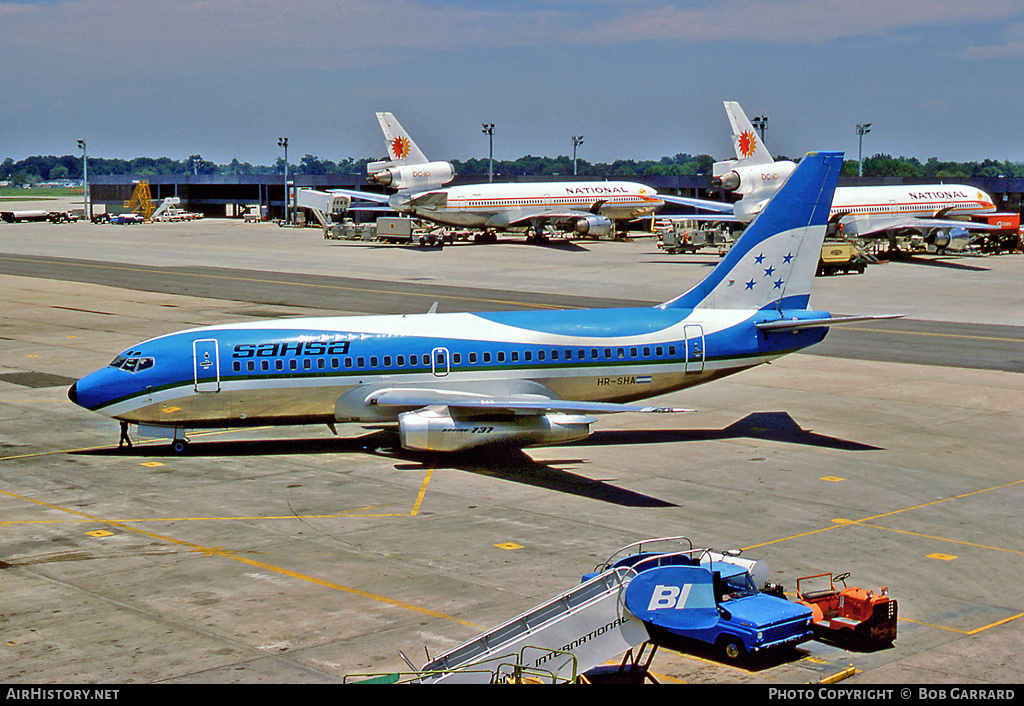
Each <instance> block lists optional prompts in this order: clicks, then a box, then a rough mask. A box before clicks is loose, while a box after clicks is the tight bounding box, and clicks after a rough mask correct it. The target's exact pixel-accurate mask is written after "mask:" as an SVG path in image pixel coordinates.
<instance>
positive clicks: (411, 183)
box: [368, 162, 455, 189]
mask: <svg viewBox="0 0 1024 706" xmlns="http://www.w3.org/2000/svg"><path fill="white" fill-rule="evenodd" d="M454 178H455V167H453V166H452V165H451V164H450V163H449V162H427V163H426V164H405V165H402V166H393V167H388V168H387V169H384V170H382V171H379V172H374V173H373V174H371V175H370V176H369V177H368V179H369V180H370V181H372V182H373V183H375V184H380V185H381V186H390V187H392V188H394V189H432V188H434V187H435V186H441V185H442V184H447V183H448V182H450V181H451V180H452V179H454Z"/></svg>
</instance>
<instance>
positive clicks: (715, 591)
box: [584, 538, 812, 661]
mask: <svg viewBox="0 0 1024 706" xmlns="http://www.w3.org/2000/svg"><path fill="white" fill-rule="evenodd" d="M673 539H675V538H673ZM656 541H657V542H664V541H666V540H647V542H645V543H637V545H631V546H636V547H637V549H638V551H636V552H634V553H632V554H630V555H628V556H625V557H623V558H621V559H618V560H617V561H614V562H613V563H610V564H607V566H609V567H610V566H615V567H622V566H628V567H631V568H633V569H634V570H635V571H636V575H635V576H633V577H632V578H631V579H630V581H629V583H628V585H627V586H626V590H625V604H626V608H627V609H628V610H629V612H630V613H632V614H633V615H635V616H636V617H637V618H639V619H640V620H642V621H643V622H644V624H645V625H647V626H648V631H649V632H650V633H651V634H652V638H655V637H656V636H657V635H658V634H659V633H668V634H670V635H678V636H681V637H685V638H689V639H692V640H697V641H700V642H703V643H706V644H708V645H712V646H714V647H715V649H716V650H717V651H718V653H719V654H720V655H721V656H722V657H723V658H725V659H726V660H729V661H735V660H739V659H741V658H743V657H744V656H746V655H748V654H754V653H760V652H763V651H765V650H773V649H778V648H782V647H792V646H795V645H798V644H800V643H801V642H805V641H807V640H810V639H811V638H812V632H811V618H812V612H811V610H810V608H808V607H807V606H805V605H802V604H800V603H795V602H791V601H788V600H786V599H785V598H782V597H779V596H777V595H773V594H769V593H765V592H762V591H760V590H759V589H758V587H757V585H756V582H755V579H754V578H753V576H752V574H753V573H757V574H758V575H759V577H761V576H762V575H763V574H765V573H766V570H764V568H763V562H754V561H751V560H747V559H740V558H739V557H737V556H728V555H722V554H717V553H714V552H711V551H710V550H707V549H697V550H694V549H687V550H682V551H667V552H661V551H651V550H649V549H648V550H644V547H643V545H644V544H646V545H648V546H650V543H651V542H656ZM620 551H621V550H620ZM617 553H618V552H617ZM755 567H757V568H758V569H761V570H760V571H756V572H755V570H754V569H755ZM592 575H593V574H590V575H588V576H592ZM584 578H587V577H584Z"/></svg>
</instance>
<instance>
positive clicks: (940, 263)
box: [893, 255, 989, 272]
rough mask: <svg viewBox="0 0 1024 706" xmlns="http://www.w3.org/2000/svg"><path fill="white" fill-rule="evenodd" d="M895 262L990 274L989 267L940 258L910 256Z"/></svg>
mask: <svg viewBox="0 0 1024 706" xmlns="http://www.w3.org/2000/svg"><path fill="white" fill-rule="evenodd" d="M893 261H894V262H900V263H903V264H906V265H928V266H929V267H940V268H946V269H949V270H966V271H967V272H988V271H989V268H988V267H979V266H977V265H966V264H964V263H962V262H959V261H954V260H943V259H938V258H929V257H914V256H913V255H908V256H906V257H901V258H899V259H895V260H893Z"/></svg>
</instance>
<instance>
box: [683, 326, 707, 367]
mask: <svg viewBox="0 0 1024 706" xmlns="http://www.w3.org/2000/svg"><path fill="white" fill-rule="evenodd" d="M683 339H684V341H685V342H686V364H685V368H684V370H685V371H686V372H688V373H700V372H703V370H704V327H703V326H701V325H700V324H684V325H683Z"/></svg>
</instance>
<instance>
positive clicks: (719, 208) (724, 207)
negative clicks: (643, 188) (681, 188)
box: [658, 194, 733, 214]
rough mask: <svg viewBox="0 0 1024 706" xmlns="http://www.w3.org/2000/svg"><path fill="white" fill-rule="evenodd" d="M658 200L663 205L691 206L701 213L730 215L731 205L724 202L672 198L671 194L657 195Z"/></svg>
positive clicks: (685, 197)
mask: <svg viewBox="0 0 1024 706" xmlns="http://www.w3.org/2000/svg"><path fill="white" fill-rule="evenodd" d="M658 198H659V199H661V200H662V201H664V202H665V203H674V204H678V205H680V206H692V207H694V208H699V209H701V210H703V211H715V212H718V213H730V214H731V213H732V212H733V205H732V204H731V203H726V202H724V201H712V200H710V199H694V198H689V197H687V196H672V195H671V194H658Z"/></svg>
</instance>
